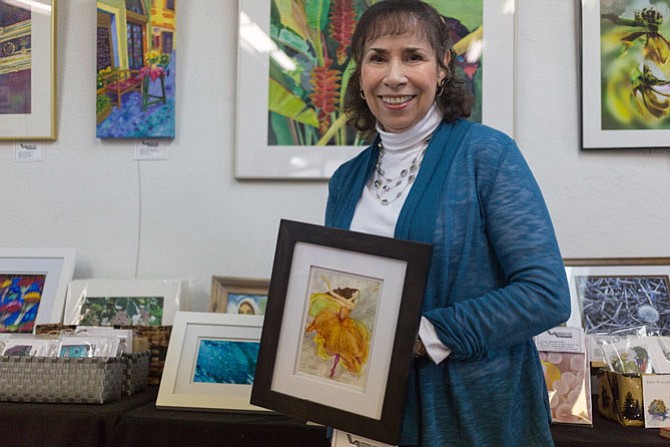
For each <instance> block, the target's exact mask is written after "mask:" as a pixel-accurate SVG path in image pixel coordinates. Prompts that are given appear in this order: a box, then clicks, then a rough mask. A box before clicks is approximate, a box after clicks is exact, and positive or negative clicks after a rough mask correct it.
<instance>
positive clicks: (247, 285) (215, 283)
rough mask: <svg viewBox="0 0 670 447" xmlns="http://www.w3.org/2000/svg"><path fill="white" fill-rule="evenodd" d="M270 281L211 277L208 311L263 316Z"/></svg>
mask: <svg viewBox="0 0 670 447" xmlns="http://www.w3.org/2000/svg"><path fill="white" fill-rule="evenodd" d="M269 287H270V280H268V279H254V278H232V277H228V276H216V275H215V276H212V290H211V300H210V304H209V310H210V311H211V312H223V313H229V314H243V315H263V314H264V313H265V307H266V306H267V302H268V288H269Z"/></svg>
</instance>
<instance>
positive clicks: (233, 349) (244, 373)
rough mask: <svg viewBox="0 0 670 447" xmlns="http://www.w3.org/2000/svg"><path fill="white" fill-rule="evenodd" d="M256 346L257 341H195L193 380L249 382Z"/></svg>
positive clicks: (251, 378)
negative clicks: (196, 344)
mask: <svg viewBox="0 0 670 447" xmlns="http://www.w3.org/2000/svg"><path fill="white" fill-rule="evenodd" d="M259 347H260V343H258V342H249V341H234V340H223V339H205V338H203V339H201V340H199V344H198V354H197V356H196V361H195V371H194V373H193V382H198V383H225V384H237V385H251V384H252V383H253V381H254V374H255V373H256V361H257V359H258V349H259Z"/></svg>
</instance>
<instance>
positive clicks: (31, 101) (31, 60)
mask: <svg viewBox="0 0 670 447" xmlns="http://www.w3.org/2000/svg"><path fill="white" fill-rule="evenodd" d="M56 18H57V12H56V0H36V1H31V2H17V1H12V2H10V1H0V140H55V139H56V29H57V27H56V23H57V20H56Z"/></svg>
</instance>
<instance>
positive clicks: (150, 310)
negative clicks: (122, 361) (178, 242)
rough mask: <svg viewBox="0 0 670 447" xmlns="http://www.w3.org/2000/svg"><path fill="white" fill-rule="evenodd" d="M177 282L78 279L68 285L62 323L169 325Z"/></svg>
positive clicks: (178, 295) (177, 296)
mask: <svg viewBox="0 0 670 447" xmlns="http://www.w3.org/2000/svg"><path fill="white" fill-rule="evenodd" d="M180 298H181V280H178V279H127V280H123V279H79V280H74V281H72V282H70V287H69V288H68V291H67V300H66V303H65V316H64V318H63V322H64V324H67V325H73V324H74V325H80V326H170V325H172V321H173V320H174V315H175V313H176V312H177V310H179V301H180Z"/></svg>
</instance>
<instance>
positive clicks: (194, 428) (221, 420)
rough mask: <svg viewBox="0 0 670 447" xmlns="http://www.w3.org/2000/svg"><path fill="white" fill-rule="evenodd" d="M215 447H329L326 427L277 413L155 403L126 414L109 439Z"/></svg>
mask: <svg viewBox="0 0 670 447" xmlns="http://www.w3.org/2000/svg"><path fill="white" fill-rule="evenodd" d="M107 445H108V446H109V447H112V446H114V447H120V446H140V445H141V446H170V445H175V446H176V445H197V446H199V447H200V446H217V447H245V446H254V447H287V446H309V447H328V446H329V445H330V442H329V440H328V439H326V429H325V427H323V426H320V425H306V424H305V423H304V422H302V421H299V420H297V419H294V418H291V417H288V416H284V415H280V414H276V413H269V412H268V413H226V412H213V411H197V412H196V411H178V410H163V409H161V410H158V409H156V408H155V406H154V404H153V403H150V404H146V405H143V406H141V407H138V408H136V409H134V410H131V411H129V412H128V413H126V414H125V415H124V416H123V417H122V418H121V420H120V421H119V423H118V425H117V426H116V429H115V430H114V432H113V433H112V436H111V437H110V439H109V442H108V444H107Z"/></svg>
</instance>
